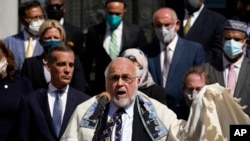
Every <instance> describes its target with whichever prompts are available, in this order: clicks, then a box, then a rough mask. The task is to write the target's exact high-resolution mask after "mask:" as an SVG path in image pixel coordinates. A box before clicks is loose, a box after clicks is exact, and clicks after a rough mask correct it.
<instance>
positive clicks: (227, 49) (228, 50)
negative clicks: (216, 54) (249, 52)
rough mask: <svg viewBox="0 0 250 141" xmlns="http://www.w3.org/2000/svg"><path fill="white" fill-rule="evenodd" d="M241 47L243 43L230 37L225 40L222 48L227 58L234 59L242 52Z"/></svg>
mask: <svg viewBox="0 0 250 141" xmlns="http://www.w3.org/2000/svg"><path fill="white" fill-rule="evenodd" d="M242 47H243V43H241V42H237V41H235V40H233V39H231V40H227V41H225V43H224V47H223V50H224V53H225V54H226V55H227V56H228V57H229V58H231V59H234V58H236V57H237V56H239V55H240V54H241V53H242V52H243V50H242Z"/></svg>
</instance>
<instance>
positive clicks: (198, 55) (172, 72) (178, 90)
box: [141, 37, 205, 119]
mask: <svg viewBox="0 0 250 141" xmlns="http://www.w3.org/2000/svg"><path fill="white" fill-rule="evenodd" d="M141 49H142V50H143V52H144V53H145V54H146V55H147V57H148V64H149V71H150V73H151V75H152V77H153V79H154V81H155V82H156V83H157V84H158V85H160V86H162V85H163V76H162V72H161V62H160V53H161V49H160V42H159V40H157V39H155V40H154V41H153V42H152V43H150V44H148V46H146V47H142V48H141ZM204 61H205V58H204V50H203V47H202V45H201V44H199V43H195V42H192V41H188V40H185V39H182V38H180V37H179V39H178V41H177V44H176V47H175V51H174V54H173V58H172V62H171V66H170V69H169V74H168V80H167V84H166V88H165V90H166V93H167V105H168V106H169V107H170V108H171V109H173V110H174V112H176V114H177V116H178V118H183V119H186V118H187V116H188V109H189V108H188V107H187V105H186V104H185V100H184V95H183V92H182V80H183V77H184V74H185V73H186V72H187V71H188V70H189V69H190V68H191V67H193V66H197V65H201V64H202V63H204ZM184 109H185V110H186V113H185V110H184Z"/></svg>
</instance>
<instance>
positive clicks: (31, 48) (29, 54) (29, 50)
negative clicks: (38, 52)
mask: <svg viewBox="0 0 250 141" xmlns="http://www.w3.org/2000/svg"><path fill="white" fill-rule="evenodd" d="M33 52H34V46H33V37H32V36H30V37H29V42H28V47H27V51H26V55H25V56H26V58H29V57H32V55H33Z"/></svg>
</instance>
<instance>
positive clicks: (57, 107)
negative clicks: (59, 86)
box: [53, 90, 62, 136]
mask: <svg viewBox="0 0 250 141" xmlns="http://www.w3.org/2000/svg"><path fill="white" fill-rule="evenodd" d="M61 94H62V90H56V91H55V95H56V99H55V102H54V109H53V123H54V128H55V131H56V134H57V136H58V135H59V132H60V129H61V124H62V123H61V121H62V100H61V98H60V96H61Z"/></svg>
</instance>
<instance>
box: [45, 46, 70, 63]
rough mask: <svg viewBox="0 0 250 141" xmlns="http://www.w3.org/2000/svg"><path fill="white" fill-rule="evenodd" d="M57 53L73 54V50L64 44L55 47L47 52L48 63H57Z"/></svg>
mask: <svg viewBox="0 0 250 141" xmlns="http://www.w3.org/2000/svg"><path fill="white" fill-rule="evenodd" d="M55 51H63V52H73V50H72V49H71V48H70V47H68V46H66V45H65V44H64V43H62V44H60V45H56V46H53V47H51V49H50V50H49V51H48V52H47V55H46V60H47V61H48V63H53V62H54V61H56V59H57V58H56V57H55V56H54V52H55ZM73 54H74V52H73Z"/></svg>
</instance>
